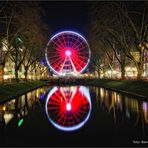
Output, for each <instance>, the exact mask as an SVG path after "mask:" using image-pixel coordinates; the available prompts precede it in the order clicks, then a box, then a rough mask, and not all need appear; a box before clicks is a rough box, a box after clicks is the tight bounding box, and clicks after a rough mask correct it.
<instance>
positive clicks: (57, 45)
mask: <svg viewBox="0 0 148 148" xmlns="http://www.w3.org/2000/svg"><path fill="white" fill-rule="evenodd" d="M52 42H53V44H54V45H55V46H56V47H59V48H60V49H61V50H63V48H62V47H61V46H60V45H59V44H57V42H56V41H52Z"/></svg>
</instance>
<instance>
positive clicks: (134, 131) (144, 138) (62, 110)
mask: <svg viewBox="0 0 148 148" xmlns="http://www.w3.org/2000/svg"><path fill="white" fill-rule="evenodd" d="M0 146H41V147H42V146H54V147H55V146H65V147H67V146H69V147H70V146H80V147H81V146H83V147H84V146H85V147H86V146H90V147H93V146H96V147H97V146H134V147H135V146H143V147H146V146H148V102H147V101H146V100H143V99H142V98H136V97H132V96H128V95H124V94H120V93H118V92H115V91H110V90H106V89H104V88H99V87H87V86H45V87H42V88H38V89H36V90H33V91H31V92H28V93H26V94H24V95H22V96H20V97H18V98H14V99H12V100H10V101H8V102H5V103H2V104H0Z"/></svg>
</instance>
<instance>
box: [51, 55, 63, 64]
mask: <svg viewBox="0 0 148 148" xmlns="http://www.w3.org/2000/svg"><path fill="white" fill-rule="evenodd" d="M61 59H62V58H61V57H58V58H57V59H56V60H54V58H53V59H50V60H49V61H50V65H52V64H53V63H56V62H57V61H59V60H60V61H61Z"/></svg>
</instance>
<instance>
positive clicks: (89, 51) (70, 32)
mask: <svg viewBox="0 0 148 148" xmlns="http://www.w3.org/2000/svg"><path fill="white" fill-rule="evenodd" d="M63 33H65V34H66V33H68V34H74V35H76V36H78V37H80V38H81V39H82V41H84V42H85V44H86V45H87V50H88V57H87V62H86V64H85V66H84V67H83V68H82V69H81V70H80V71H77V73H76V74H80V73H82V72H83V71H84V70H85V69H86V67H87V66H88V64H89V62H90V58H91V50H90V47H89V44H88V42H87V40H86V39H85V38H84V37H83V36H82V35H81V34H80V33H77V32H75V31H71V30H65V31H61V32H59V33H55V34H54V35H53V36H52V37H51V39H50V40H49V42H48V43H47V46H46V49H45V57H46V61H47V65H48V66H49V67H50V69H51V70H52V71H53V72H54V73H55V74H57V75H59V72H58V71H57V70H55V69H54V68H53V67H52V65H51V64H50V62H49V59H48V55H47V52H48V46H49V45H50V44H51V43H52V42H53V39H54V38H58V36H59V35H61V34H63ZM73 73H74V72H71V73H70V74H73ZM74 74H75V73H74ZM60 75H61V74H60Z"/></svg>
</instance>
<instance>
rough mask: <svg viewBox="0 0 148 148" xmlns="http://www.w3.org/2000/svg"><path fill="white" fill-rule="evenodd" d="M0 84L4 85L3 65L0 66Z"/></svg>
mask: <svg viewBox="0 0 148 148" xmlns="http://www.w3.org/2000/svg"><path fill="white" fill-rule="evenodd" d="M0 82H2V83H4V65H3V64H0Z"/></svg>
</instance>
